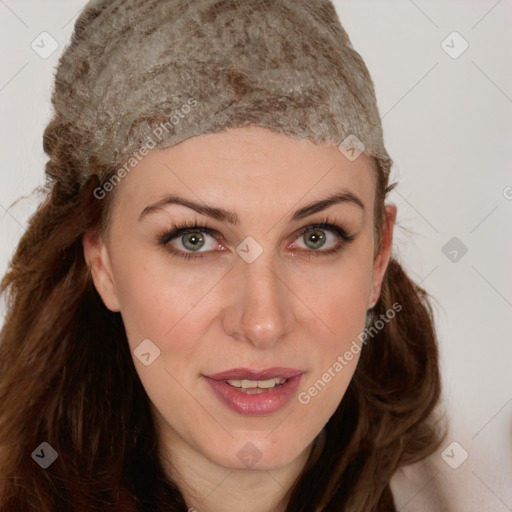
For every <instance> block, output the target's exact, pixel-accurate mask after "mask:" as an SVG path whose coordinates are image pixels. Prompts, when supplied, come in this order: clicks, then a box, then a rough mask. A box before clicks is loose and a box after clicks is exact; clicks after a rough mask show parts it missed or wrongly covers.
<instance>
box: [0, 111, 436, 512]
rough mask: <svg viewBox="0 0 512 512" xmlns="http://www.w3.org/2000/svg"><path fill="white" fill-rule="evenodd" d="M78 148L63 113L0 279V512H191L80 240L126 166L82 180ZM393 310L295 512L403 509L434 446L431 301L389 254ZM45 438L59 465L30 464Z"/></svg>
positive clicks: (386, 298) (312, 460) (385, 289)
mask: <svg viewBox="0 0 512 512" xmlns="http://www.w3.org/2000/svg"><path fill="white" fill-rule="evenodd" d="M238 123H239V125H243V124H247V123H246V122H245V121H244V120H242V119H239V120H238ZM253 123H254V124H258V122H257V120H256V121H255V120H253ZM234 124H236V123H234V122H232V123H231V124H230V126H233V125H234ZM81 144H83V140H82V139H81V138H80V136H79V135H77V132H75V131H73V130H70V129H69V126H68V125H67V124H66V122H64V121H63V120H62V119H61V118H60V117H59V115H57V116H56V117H55V118H54V119H53V120H52V121H51V123H50V124H49V125H48V127H47V129H46V131H45V134H44V149H45V151H46V153H47V154H48V155H49V161H48V163H47V165H46V177H47V185H46V189H45V195H44V199H43V201H42V202H41V204H40V206H39V207H38V209H37V211H36V212H35V214H34V215H33V216H32V218H31V220H30V222H29V225H28V228H27V230H26V232H25V233H24V235H23V237H22V238H21V240H20V242H19V245H18V247H17V249H16V252H15V254H14V256H13V258H12V261H11V265H10V268H9V270H8V272H7V274H6V275H5V277H4V278H3V280H2V285H1V290H2V293H3V295H4V297H5V299H6V302H7V313H6V319H5V323H4V326H3V328H2V331H1V334H0V460H1V464H0V510H3V512H36V511H37V512H56V511H61V510H62V511H66V512H67V511H69V512H82V511H83V512H112V511H123V512H136V511H139V512H149V511H154V512H160V511H161V512H163V511H165V512H184V511H186V510H187V507H186V504H185V501H184V498H183V496H182V494H181V493H180V491H179V489H178V487H177V485H176V484H175V483H173V482H171V481H169V479H168V477H167V476H166V474H165V471H164V468H163V466H162V464H161V461H160V459H159V456H158V453H159V450H158V440H157V436H156V431H155V427H154V424H153V422H152V416H151V412H150V406H149V398H148V396H147V394H146V392H145V390H144V388H143V386H142V384H141V382H140V379H139V377H138V375H137V372H136V370H135V366H134V363H133V360H132V357H131V354H130V351H129V346H128V341H127V338H126V333H125V330H124V326H123V322H122V319H121V316H120V314H119V313H113V312H111V311H109V310H108V309H107V308H106V307H105V305H104V304H103V302H102V300H101V298H100V297H99V295H98V293H97V291H96V289H95V287H94V285H93V282H92V279H91V275H90V270H89V268H88V266H87V264H86V262H85V260H84V256H83V248H82V236H83V235H84V233H86V232H88V231H96V232H98V233H101V232H103V230H104V229H105V227H106V225H107V223H108V212H109V208H110V205H111V202H112V197H113V196H114V193H111V194H108V195H107V197H105V198H104V199H102V200H100V199H98V198H97V197H96V196H95V194H94V191H95V190H96V189H97V188H98V187H100V186H102V184H104V183H106V182H107V181H108V180H109V179H111V177H112V176H113V175H114V173H115V169H116V168H118V167H117V166H116V167H112V166H110V167H108V168H105V166H104V165H102V163H101V162H99V161H95V160H94V158H93V157H91V160H90V161H89V162H88V165H89V168H90V169H91V172H90V177H89V178H88V179H87V180H85V181H84V180H83V178H82V177H83V162H81V161H80V159H79V158H77V157H76V155H77V152H76V151H75V149H76V148H77V147H79V146H80V145H81ZM388 171H389V168H388V169H385V168H382V166H381V165H380V164H379V162H376V166H375V172H376V175H377V180H376V183H377V190H376V197H375V205H376V215H375V232H376V235H377V241H379V240H380V233H381V230H382V226H383V221H384V218H385V211H384V202H385V198H386V194H387V192H389V191H390V190H391V188H392V187H391V186H389V184H388ZM377 246H378V244H377ZM394 304H400V305H401V306H402V308H403V309H402V311H400V313H399V314H396V316H395V317H394V318H393V319H392V320H390V321H388V322H386V324H385V326H384V327H383V328H382V329H378V330H376V333H375V335H374V336H373V337H372V339H371V341H369V342H368V343H367V344H365V346H364V347H363V349H362V351H361V356H360V360H359V363H358V366H357V369H356V371H355V374H354V377H353V379H352V381H351V383H350V385H349V387H348V390H347V392H346V394H345V396H344V398H343V399H342V401H341V403H340V405H339V407H338V409H337V410H336V412H335V414H334V415H333V416H332V417H331V419H330V420H329V422H328V423H327V424H326V426H325V428H324V429H323V431H322V432H321V434H320V435H319V436H318V437H317V439H316V440H315V444H314V448H313V450H312V452H311V455H310V457H309V460H308V461H307V463H306V466H305V467H304V469H303V472H302V474H301V475H300V476H299V478H298V479H297V481H296V482H295V485H294V486H293V488H292V489H290V492H289V494H288V496H287V499H288V503H287V506H286V510H287V512H312V511H316V510H325V511H342V510H344V511H347V512H348V511H350V512H377V511H386V512H389V511H392V510H394V509H395V507H394V504H393V497H392V494H391V490H390V486H389V482H390V479H391V477H392V475H393V474H394V473H395V471H396V470H397V469H398V468H399V467H400V466H403V465H405V464H409V463H412V462H415V461H417V460H420V459H421V458H423V457H425V456H427V455H428V454H430V453H432V452H433V451H434V450H435V449H436V448H437V446H438V444H439V442H440V434H439V432H438V430H437V427H436V424H435V421H434V417H433V412H434V409H435V407H436V405H437V402H438V399H439V396H440V377H439V368H438V348H437V341H436V334H435V329H434V318H433V311H432V308H431V302H430V299H429V297H428V295H427V293H426V292H425V291H424V290H423V289H422V288H420V287H419V286H418V285H417V284H415V283H414V282H413V281H412V280H411V279H410V278H409V277H408V276H407V275H406V273H405V272H404V270H403V269H402V267H401V266H400V264H399V263H398V262H397V260H396V259H394V258H392V259H391V261H390V264H389V266H388V268H387V271H386V274H385V277H384V282H383V286H382V292H381V297H380V300H379V302H378V303H377V304H376V306H375V308H374V310H373V312H372V313H373V318H374V319H376V318H381V316H382V315H386V313H387V312H388V311H390V310H391V309H392V308H393V305H394ZM43 442H46V443H48V444H49V445H50V446H51V447H52V448H53V449H54V450H55V451H56V452H57V454H58V458H57V459H56V460H55V461H54V462H53V464H51V465H50V466H49V467H48V468H46V469H42V468H41V467H40V466H39V465H38V464H37V463H36V462H35V460H34V458H33V456H32V455H33V453H34V451H35V450H36V448H38V447H39V446H40V445H41V443H43Z"/></svg>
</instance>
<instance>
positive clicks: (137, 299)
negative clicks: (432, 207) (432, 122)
mask: <svg viewBox="0 0 512 512" xmlns="http://www.w3.org/2000/svg"><path fill="white" fill-rule="evenodd" d="M374 195H375V182H374V174H373V170H372V167H371V164H370V160H369V159H368V158H367V157H366V156H365V155H361V156H360V157H359V158H357V159H356V160H355V161H350V160H349V159H347V158H346V156H345V155H344V154H343V153H342V152H341V151H339V150H338V148H337V147H335V146H332V145H321V146H320V145H314V144H313V143H311V142H309V141H307V140H302V141H299V140H296V139H292V138H289V137H287V136H284V135H281V134H276V133H274V132H271V131H269V130H266V129H263V128H256V127H246V128H238V129H233V130H228V131H225V132H223V133H220V134H214V135H203V136H200V137H195V138H192V139H189V140H187V141H185V142H183V143H181V144H179V145H177V146H174V147H171V148H168V149H165V150H157V151H152V152H150V153H149V155H148V156H146V157H145V158H144V159H143V160H142V161H141V162H140V163H139V164H138V165H137V166H136V167H135V168H134V169H133V170H132V171H131V173H130V174H129V175H128V176H126V177H125V178H124V179H123V180H122V182H121V183H120V184H119V185H118V186H117V190H116V196H115V201H114V203H113V205H112V206H113V208H112V216H111V221H110V224H109V228H108V231H107V233H106V235H105V236H103V237H100V238H94V237H92V236H87V237H84V247H85V254H86V258H87V260H88V262H89V263H90V264H91V267H92V272H93V278H94V282H95V285H96V287H97V289H98V291H99V293H100V294H101V296H102V298H103V300H104V302H105V304H106V305H107V307H109V308H110V309H112V310H114V311H120V312H121V314H122V318H123V321H124V324H125V327H126V332H127V336H128V340H129V344H130V348H131V351H132V355H133V359H134V363H135V367H136V369H137V372H138V375H139V376H140V379H141V381H142V384H143V385H144V388H145V389H146V392H147V394H148V396H149V398H150V400H151V403H152V407H153V410H154V415H155V421H156V425H157V428H158V431H159V433H160V435H161V436H162V437H161V438H162V439H165V440H166V442H168V444H169V445H170V446H171V449H172V446H176V447H178V446H182V447H186V449H187V450H188V451H189V452H190V453H194V454H195V455H198V454H199V455H200V456H202V457H205V458H206V459H208V460H209V461H210V462H213V463H215V464H217V465H220V466H223V467H227V468H232V469H233V468H248V467H249V468H252V469H273V468H278V467H281V466H284V465H286V464H288V463H291V462H292V461H293V460H296V459H297V457H299V456H300V455H301V454H302V455H304V453H306V450H307V449H308V448H309V447H310V445H311V442H312V441H313V440H314V438H315V437H316V436H317V435H318V433H319V432H320V431H321V429H322V427H323V426H324V425H325V423H326V422H327V421H328V420H329V418H330V416H331V415H332V414H333V413H334V411H335V410H336V408H337V407H338V404H339V403H340V401H341V400H342V398H343V395H344V394H345V391H346V389H347V386H348V384H349V382H350V380H351V378H352V376H353V373H354V370H355V368H356V365H357V361H358V358H359V352H358V350H357V348H356V347H357V346H361V343H360V342H358V341H357V337H358V335H359V334H360V333H361V331H362V330H363V329H364V322H365V315H366V310H367V309H368V308H369V307H371V306H372V305H374V303H375V302H376V301H377V299H378V296H379V292H380V284H381V280H382V277H383V273H384V271H385V267H386V265H387V262H388V258H389V250H390V244H391V233H392V226H393V222H394V218H395V213H396V210H395V208H394V206H389V207H388V208H387V213H388V223H387V225H386V227H385V230H384V244H383V250H382V251H381V253H380V254H379V255H378V256H377V257H376V258H374V249H375V246H374V231H373V229H374V226H373V213H374V212H373V202H374ZM323 224H326V225H323ZM316 225H317V226H316ZM183 227H186V231H181V232H180V231H176V230H177V229H181V228H183ZM345 237H347V238H346V239H345ZM355 342H356V344H354V343H355ZM349 354H351V355H352V356H351V357H350V355H349ZM173 443H174V444H173Z"/></svg>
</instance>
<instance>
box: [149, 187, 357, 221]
mask: <svg viewBox="0 0 512 512" xmlns="http://www.w3.org/2000/svg"><path fill="white" fill-rule="evenodd" d="M340 203H345V204H352V205H355V206H358V207H359V208H361V209H362V210H363V211H365V207H364V204H363V202H362V201H361V199H359V197H357V196H356V195H355V194H353V193H352V192H349V191H346V190H342V191H339V192H337V193H335V194H332V195H330V196H327V197H326V198H325V199H320V200H317V201H313V202H311V203H309V204H307V205H306V206H303V207H301V208H299V209H298V210H297V211H296V212H295V213H294V214H293V215H292V217H291V219H290V222H293V221H297V220H301V219H303V218H304V217H308V216H310V215H313V214H314V213H317V212H319V211H322V210H325V209H327V208H329V207H330V206H333V205H335V204H340ZM171 204H178V205H181V206H185V207H187V208H190V209H191V210H194V211H196V212H197V213H200V214H201V215H205V216H207V217H212V218H214V219H216V220H219V221H226V222H229V223H230V224H234V225H236V224H238V222H239V220H240V219H239V217H238V215H237V214H236V213H233V212H230V211H229V210H225V209H224V208H219V207H216V206H210V205H207V204H205V203H204V202H195V201H192V200H190V199H186V198H184V197H181V196H178V195H174V194H166V195H165V196H164V197H163V198H162V199H160V200H159V201H157V202H156V203H153V204H151V205H149V206H146V208H144V210H142V212H141V214H140V215H139V221H140V220H142V219H143V218H144V217H146V216H148V215H149V214H151V213H154V212H155V211H157V210H160V209H162V208H163V207H164V206H167V205H171Z"/></svg>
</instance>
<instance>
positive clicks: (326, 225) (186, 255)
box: [157, 219, 355, 260]
mask: <svg viewBox="0 0 512 512" xmlns="http://www.w3.org/2000/svg"><path fill="white" fill-rule="evenodd" d="M314 229H322V230H325V231H331V232H332V233H334V234H335V235H337V236H338V237H339V238H340V239H341V240H342V242H341V243H340V244H338V245H337V246H336V247H333V248H331V249H326V250H323V251H322V250H318V251H315V250H314V249H311V250H309V251H308V250H303V252H307V253H308V256H307V257H308V258H309V257H311V256H313V257H317V256H327V255H330V254H336V253H338V252H340V251H341V250H342V249H343V247H344V245H345V244H346V243H350V242H352V241H353V240H354V239H355V236H354V235H349V234H348V233H347V231H346V230H345V229H344V228H343V227H342V226H339V225H337V224H335V223H333V222H331V221H330V220H329V219H325V220H323V221H322V222H318V223H315V224H309V225H307V226H305V227H304V228H302V229H301V230H300V232H299V233H298V235H297V237H296V238H299V237H300V236H302V235H304V234H305V233H307V232H308V231H313V230H314ZM196 232H201V233H206V234H207V235H210V236H211V237H213V238H217V237H218V235H219V233H218V232H217V231H216V230H214V229H212V228H210V227H209V226H207V225H206V224H201V223H189V222H181V223H177V224H174V225H173V226H172V227H171V229H170V230H166V231H164V232H163V233H160V234H159V235H158V236H157V240H158V243H159V244H160V245H162V246H164V247H167V248H169V246H168V244H169V242H170V241H172V240H174V239H175V238H178V237H180V236H183V235H186V234H187V233H196ZM169 251H170V253H171V255H172V256H176V257H178V258H182V259H184V260H189V259H196V258H204V257H205V256H207V255H208V254H209V253H208V252H203V253H201V252H198V253H192V252H185V251H179V250H176V249H174V248H169Z"/></svg>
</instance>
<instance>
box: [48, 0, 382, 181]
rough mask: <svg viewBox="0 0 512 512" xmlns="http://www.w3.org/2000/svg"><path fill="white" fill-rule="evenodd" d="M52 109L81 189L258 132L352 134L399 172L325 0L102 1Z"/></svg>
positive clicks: (68, 61)
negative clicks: (93, 164)
mask: <svg viewBox="0 0 512 512" xmlns="http://www.w3.org/2000/svg"><path fill="white" fill-rule="evenodd" d="M52 102H53V105H54V107H55V110H56V118H55V121H54V126H53V129H54V130H56V129H57V126H56V125H58V127H59V129H58V132H59V134H60V135H61V136H62V135H64V134H65V133H67V134H68V135H69V138H70V140H73V141H74V144H73V146H74V148H73V160H74V161H76V162H81V165H82V166H83V167H82V169H83V175H82V176H81V179H82V180H83V179H85V178H86V177H87V172H88V169H89V165H88V164H89V163H90V159H94V160H95V161H97V162H100V163H101V164H102V165H105V166H112V167H113V166H118V165H120V164H122V163H123V162H126V161H127V160H128V159H129V158H130V156H131V155H133V154H134V153H135V152H137V151H138V150H139V149H140V148H141V147H142V146H145V145H146V146H148V147H149V148H150V149H151V148H152V147H160V148H164V147H168V146H171V145H174V144H176V143H178V142H180V141H183V140H185V139H187V138H190V137H193V136H196V135H200V134H206V133H215V132H219V131H221V130H223V129H224V128H228V127H239V126H244V125H248V124H254V125H258V126H263V127H266V128H270V129H271V130H274V131H276V132H282V133H284V134H287V135H289V136H292V137H296V138H308V139H310V140H311V141H312V142H314V143H320V142H323V141H332V143H333V144H336V145H337V144H339V143H341V142H342V141H343V140H345V139H346V137H348V136H349V135H351V134H353V135H355V136H356V137H357V138H358V139H360V140H361V141H362V142H363V143H364V145H365V146H366V151H365V152H366V153H367V154H369V155H372V156H374V157H376V159H377V162H378V163H379V166H380V169H381V171H384V172H388V171H389V165H390V159H389V156H388V154H387V152H386V150H385V148H384V143H383V137H382V128H381V121H380V117H379V113H378V110H377V105H376V99H375V93H374V88H373V83H372V80H371V78H370V75H369V73H368V70H367V68H366V66H365V64H364V62H363V60H362V59H361V57H360V56H359V54H358V53H357V52H356V51H354V49H353V48H352V45H351V43H350V41H349V38H348V36H347V34H346V32H345V31H344V29H343V28H342V27H341V25H340V22H339V20H338V16H337V14H336V11H335V10H334V7H333V5H332V4H331V3H330V2H328V1H325V0H238V1H235V0H93V1H91V2H89V3H88V4H87V6H86V7H85V9H84V11H83V12H82V13H81V15H80V16H79V18H78V19H77V22H76V24H75V31H74V34H73V37H72V40H71V42H70V44H69V46H68V47H67V48H66V50H65V52H64V54H63V56H62V57H61V59H60V61H59V65H58V69H57V73H56V81H55V89H54V93H53V97H52ZM159 126H160V128H158V127H159ZM164 127H165V130H164V129H163V128H164ZM77 140H79V141H80V143H79V144H76V141H77ZM150 140H151V141H152V142H151V144H149V145H148V141H150Z"/></svg>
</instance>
